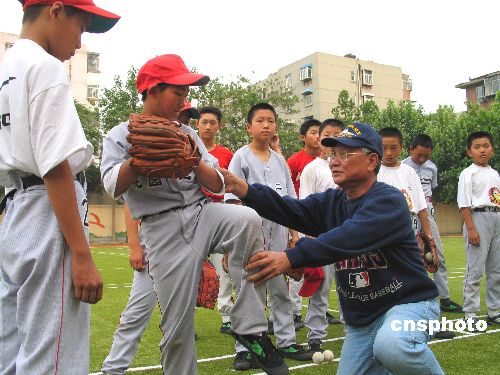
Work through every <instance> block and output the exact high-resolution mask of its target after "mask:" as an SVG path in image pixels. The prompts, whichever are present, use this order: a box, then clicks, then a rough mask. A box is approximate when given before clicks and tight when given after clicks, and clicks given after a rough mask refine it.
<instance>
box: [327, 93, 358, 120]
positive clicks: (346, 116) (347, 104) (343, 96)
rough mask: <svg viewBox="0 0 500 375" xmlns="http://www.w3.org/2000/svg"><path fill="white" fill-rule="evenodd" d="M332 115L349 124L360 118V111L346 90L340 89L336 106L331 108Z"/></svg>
mask: <svg viewBox="0 0 500 375" xmlns="http://www.w3.org/2000/svg"><path fill="white" fill-rule="evenodd" d="M332 114H333V117H335V118H336V119H338V120H341V121H343V122H344V123H345V124H350V123H352V122H354V121H358V120H360V119H361V111H360V109H359V107H357V106H356V104H355V103H354V100H353V99H352V98H350V97H349V92H348V91H347V90H342V91H341V92H340V93H339V97H338V99H337V106H336V107H333V108H332Z"/></svg>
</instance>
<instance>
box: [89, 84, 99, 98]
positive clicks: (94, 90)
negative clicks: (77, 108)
mask: <svg viewBox="0 0 500 375" xmlns="http://www.w3.org/2000/svg"><path fill="white" fill-rule="evenodd" d="M98 98H99V86H98V85H89V86H87V99H93V100H96V99H98Z"/></svg>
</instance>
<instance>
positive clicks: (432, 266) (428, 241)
mask: <svg viewBox="0 0 500 375" xmlns="http://www.w3.org/2000/svg"><path fill="white" fill-rule="evenodd" d="M417 241H418V247H419V248H420V255H422V260H423V261H424V267H425V269H426V270H427V272H430V273H436V272H437V270H438V268H439V257H438V252H437V247H436V242H435V241H434V238H432V237H430V236H428V235H427V234H425V233H424V232H420V233H419V234H417Z"/></svg>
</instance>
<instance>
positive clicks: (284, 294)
mask: <svg viewBox="0 0 500 375" xmlns="http://www.w3.org/2000/svg"><path fill="white" fill-rule="evenodd" d="M276 118H277V115H276V112H275V110H274V108H273V107H272V106H271V105H269V104H267V103H258V104H255V105H254V106H253V107H252V108H250V110H249V112H248V115H247V131H248V133H249V134H250V137H251V138H252V142H250V144H248V145H246V146H243V147H242V148H240V149H239V150H238V151H236V152H235V154H234V156H233V159H232V160H231V163H230V164H229V170H230V171H231V173H233V174H235V175H237V176H239V177H241V178H243V179H245V181H246V182H248V183H250V184H252V183H256V182H258V183H262V184H266V185H267V186H270V187H272V188H273V189H274V190H275V191H276V192H277V193H278V194H280V195H283V196H285V195H288V196H291V197H293V198H296V195H295V189H294V186H293V182H292V179H291V177H290V171H289V169H288V167H287V165H286V162H285V160H284V159H283V158H282V157H281V156H279V155H278V154H277V153H276V152H274V151H273V150H271V149H270V147H269V144H270V141H271V138H272V137H273V136H274V134H276ZM224 199H225V201H226V202H228V203H236V204H241V202H240V200H239V199H238V197H236V196H235V195H233V194H226V195H225V197H224ZM262 227H263V228H264V247H265V249H267V250H276V251H283V250H284V249H286V248H287V243H288V228H286V227H283V226H281V225H278V224H276V223H273V222H272V221H270V220H266V219H262ZM267 287H268V291H269V301H270V305H271V309H272V312H273V316H274V334H275V336H276V346H277V347H278V350H279V351H280V352H281V354H282V355H283V356H284V357H286V358H291V359H295V360H300V361H308V360H310V359H311V358H312V354H313V353H308V352H306V351H305V350H304V348H303V347H302V346H301V345H298V344H297V343H296V337H295V326H294V322H293V312H292V304H291V302H290V295H289V293H288V285H287V282H286V279H285V277H283V276H278V277H276V278H274V279H272V280H269V281H268V283H267ZM236 352H237V355H236V358H235V361H234V368H235V369H237V370H245V369H247V368H250V367H251V363H249V362H248V356H247V353H245V351H244V350H243V348H242V347H241V346H237V348H236Z"/></svg>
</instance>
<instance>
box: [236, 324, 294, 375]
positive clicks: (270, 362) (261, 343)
mask: <svg viewBox="0 0 500 375" xmlns="http://www.w3.org/2000/svg"><path fill="white" fill-rule="evenodd" d="M231 333H232V335H233V337H234V338H235V339H236V341H238V342H239V343H240V344H241V345H243V346H244V347H245V348H247V349H248V351H249V352H250V353H251V355H252V357H253V358H254V359H255V361H256V363H257V365H258V366H259V367H260V368H261V369H262V370H264V372H265V373H266V374H269V375H288V374H289V370H288V366H287V365H286V363H285V361H284V360H283V357H281V355H280V353H279V352H278V350H277V349H276V348H275V347H274V345H273V343H272V341H271V339H270V338H269V336H267V335H266V334H265V333H263V334H262V336H256V335H239V334H237V333H236V332H234V331H232V332H231Z"/></svg>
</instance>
